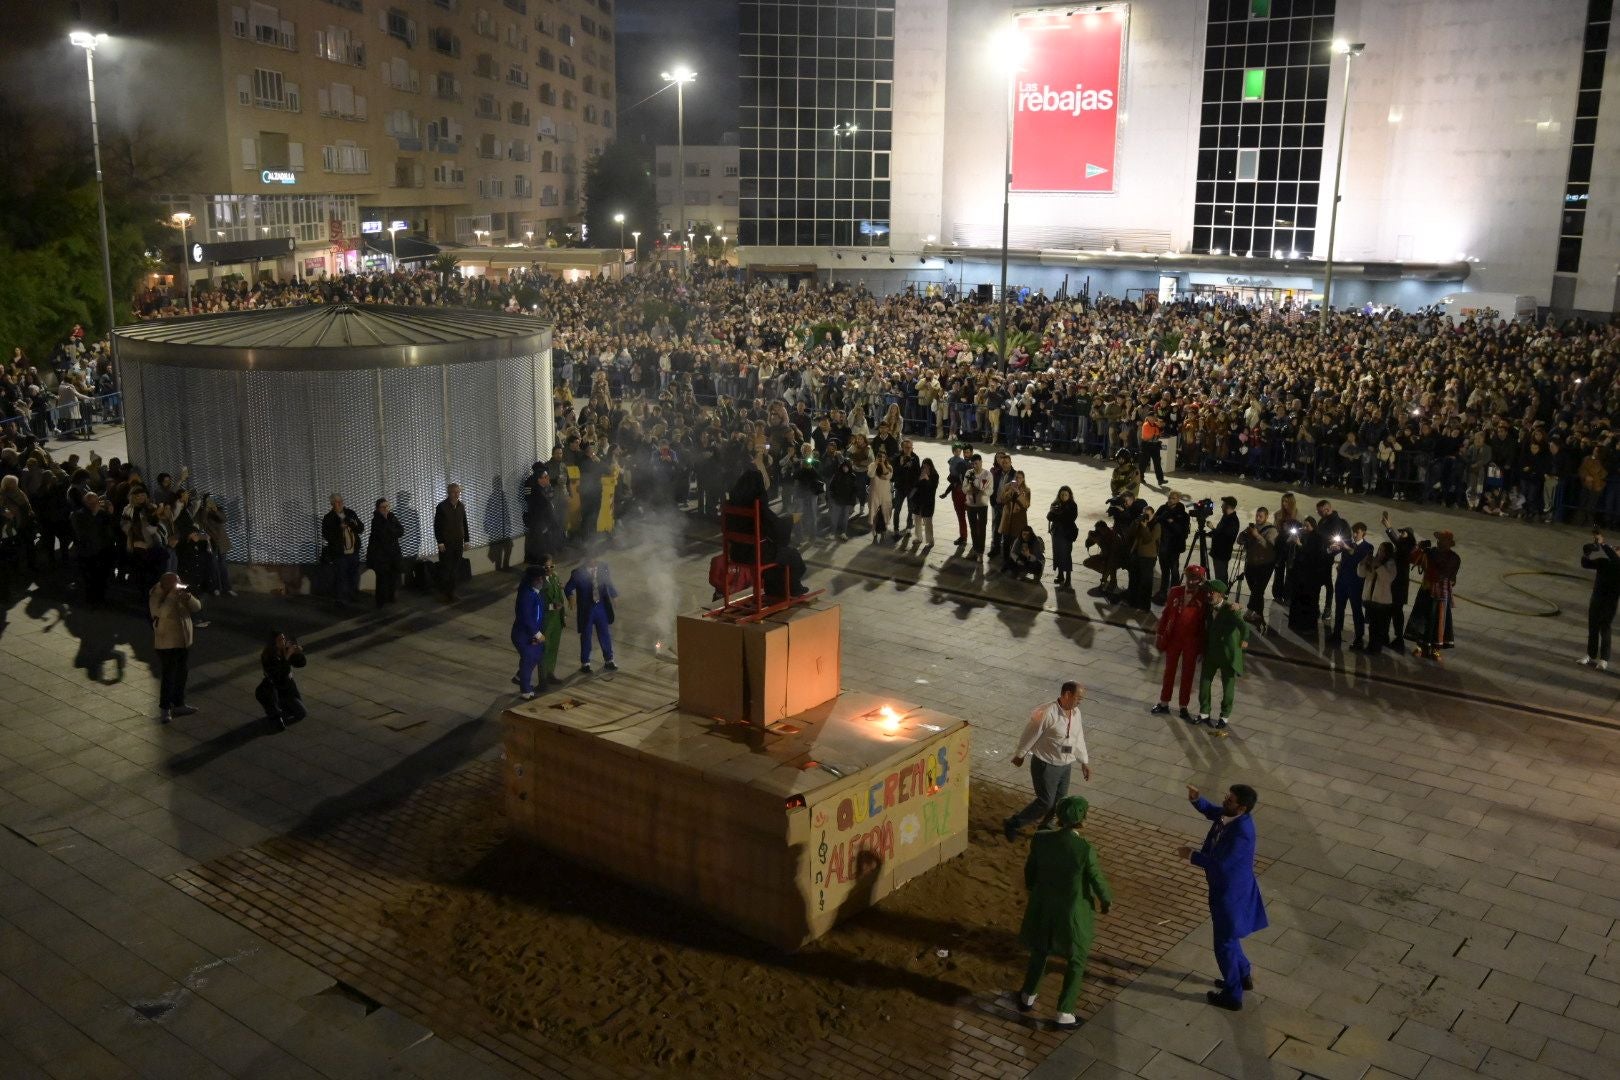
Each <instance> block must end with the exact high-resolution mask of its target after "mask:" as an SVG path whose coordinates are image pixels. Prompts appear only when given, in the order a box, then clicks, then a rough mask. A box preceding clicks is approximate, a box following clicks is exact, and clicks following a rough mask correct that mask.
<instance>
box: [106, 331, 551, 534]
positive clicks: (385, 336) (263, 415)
mask: <svg viewBox="0 0 1620 1080" xmlns="http://www.w3.org/2000/svg"><path fill="white" fill-rule="evenodd" d="M116 333H117V336H118V356H119V360H120V361H121V362H122V364H123V389H124V407H125V415H126V417H127V424H128V426H127V432H128V439H129V456H130V460H132V461H134V462H136V463H138V464H139V465H140V466H141V467H142V468H143V469H144V470H145V473H146V475H147V476H148V477H149V478H150V477H153V476H155V475H157V474H158V473H162V472H170V473H174V474H176V475H178V474H179V472H180V469H181V468H182V467H186V466H189V467H190V469H191V484H192V486H193V487H194V488H195V489H196V490H197V491H198V492H199V493H202V492H208V493H212V494H213V495H214V497H215V498H216V499H217V500H218V501H219V504H220V507H221V508H222V509H223V510H224V512H225V516H226V519H227V531H228V533H229V535H230V538H231V552H230V556H229V557H230V560H231V561H232V562H244V563H254V564H261V565H284V564H302V563H312V562H315V561H316V560H317V559H318V557H319V555H320V548H321V541H320V533H321V530H320V522H321V518H322V517H323V516H324V515H325V514H326V511H327V505H328V499H329V497H330V496H331V495H332V494H339V495H342V496H343V498H344V500H345V502H346V503H347V504H348V505H349V506H350V507H352V508H353V509H354V510H355V512H356V513H357V514H359V515H360V518H361V520H362V521H363V522H365V523H366V524H367V525H368V526H369V524H370V520H371V518H370V510H371V506H372V503H373V502H374V501H375V500H376V499H377V498H379V497H386V498H388V499H390V500H392V501H393V503H394V510H395V513H396V514H397V515H398V516H399V518H400V520H401V522H402V523H403V524H404V526H405V539H404V550H405V556H406V557H407V558H411V557H413V556H421V555H431V554H433V553H434V551H435V549H436V546H435V543H434V540H433V508H434V507H435V506H436V505H437V504H438V502H439V500H440V499H442V498H444V492H445V488H446V486H447V485H449V484H452V483H454V484H460V485H461V489H462V501H463V502H464V503H465V504H466V505H467V521H468V525H469V527H470V529H471V532H472V535H471V536H470V537H469V538H468V546H469V547H479V546H483V545H486V544H489V543H491V542H495V541H503V540H509V539H512V538H514V537H517V536H519V535H521V534H522V532H523V512H522V506H521V494H520V488H519V485H520V484H521V482H522V480H523V478H524V477H525V476H527V475H528V473H529V469H530V467H531V466H532V465H533V464H534V462H535V461H537V460H540V459H542V458H545V457H548V456H549V455H550V453H551V444H552V440H553V437H554V432H553V429H552V412H551V328H550V327H549V326H548V325H546V324H543V323H540V322H538V321H537V320H535V319H533V318H529V317H526V316H520V315H518V316H514V315H500V314H495V313H492V312H481V311H467V310H462V309H454V308H408V307H386V306H375V305H363V306H362V305H346V304H339V305H331V306H312V307H301V308H283V309H275V310H269V311H253V312H230V313H225V314H220V315H203V316H197V317H194V318H186V319H173V320H166V321H162V322H151V323H143V324H140V325H136V326H126V327H120V328H119V329H118V330H117V331H116Z"/></svg>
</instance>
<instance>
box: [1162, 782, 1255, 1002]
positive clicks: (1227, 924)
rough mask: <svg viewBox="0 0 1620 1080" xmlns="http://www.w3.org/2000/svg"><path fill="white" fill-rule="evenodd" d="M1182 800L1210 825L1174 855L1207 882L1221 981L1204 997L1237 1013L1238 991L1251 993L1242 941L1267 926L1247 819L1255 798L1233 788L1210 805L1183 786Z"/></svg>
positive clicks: (1246, 789) (1245, 790)
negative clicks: (1193, 844)
mask: <svg viewBox="0 0 1620 1080" xmlns="http://www.w3.org/2000/svg"><path fill="white" fill-rule="evenodd" d="M1187 801H1188V802H1190V803H1192V804H1193V809H1194V810H1197V811H1198V812H1199V813H1200V814H1203V815H1204V816H1205V817H1207V818H1209V820H1210V822H1211V823H1212V824H1211V825H1210V827H1209V834H1208V835H1207V836H1205V837H1204V845H1203V846H1202V847H1200V848H1199V849H1198V850H1196V851H1194V850H1193V849H1192V848H1190V847H1183V848H1180V849H1179V850H1178V851H1177V854H1179V855H1180V856H1181V857H1182V858H1183V859H1186V860H1187V861H1189V862H1191V863H1192V864H1193V865H1194V866H1196V867H1199V868H1200V869H1202V870H1203V871H1204V877H1205V878H1207V879H1208V881H1209V914H1210V916H1211V918H1212V919H1213V920H1214V923H1215V962H1216V963H1217V964H1219V965H1220V969H1221V980H1220V982H1219V983H1217V984H1216V985H1217V986H1219V987H1220V989H1219V990H1212V991H1210V993H1209V994H1208V995H1206V996H1207V998H1208V1000H1209V1003H1210V1004H1211V1005H1219V1006H1220V1007H1221V1008H1223V1009H1232V1010H1234V1011H1236V1010H1238V1009H1241V1008H1243V991H1245V990H1252V989H1254V981H1253V979H1251V978H1250V976H1249V958H1248V957H1247V956H1244V955H1243V939H1244V938H1245V937H1248V936H1249V935H1250V934H1252V933H1254V932H1255V931H1256V930H1264V929H1265V928H1266V926H1267V925H1269V924H1268V923H1267V921H1266V905H1265V902H1264V901H1263V900H1261V899H1260V883H1259V882H1257V881H1255V879H1254V847H1255V838H1254V821H1253V819H1252V818H1251V817H1250V816H1249V815H1250V813H1251V812H1252V811H1253V810H1254V808H1255V805H1256V804H1257V803H1258V802H1259V801H1260V797H1259V796H1258V795H1257V794H1255V790H1254V788H1252V787H1250V786H1248V785H1247V784H1233V785H1232V788H1231V790H1230V791H1228V792H1227V794H1226V798H1225V800H1224V801H1223V802H1222V803H1221V805H1219V806H1216V805H1215V804H1214V803H1212V802H1210V801H1209V800H1208V799H1206V798H1203V797H1202V796H1200V795H1199V794H1198V789H1197V788H1195V787H1193V786H1191V785H1188V787H1187Z"/></svg>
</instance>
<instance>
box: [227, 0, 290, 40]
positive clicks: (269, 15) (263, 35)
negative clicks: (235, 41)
mask: <svg viewBox="0 0 1620 1080" xmlns="http://www.w3.org/2000/svg"><path fill="white" fill-rule="evenodd" d="M231 33H233V34H235V35H236V36H237V37H239V38H247V39H249V40H251V41H256V42H258V43H259V44H260V45H271V46H274V47H275V48H278V49H288V50H292V49H296V48H297V47H298V44H297V36H296V34H295V33H294V30H293V24H292V22H291V20H288V19H283V18H282V17H281V12H280V10H278V9H277V8H273V7H271V6H269V5H268V4H249V5H248V8H247V10H246V12H244V11H243V10H242V9H241V8H232V9H231Z"/></svg>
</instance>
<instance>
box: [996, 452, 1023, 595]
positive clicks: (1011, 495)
mask: <svg viewBox="0 0 1620 1080" xmlns="http://www.w3.org/2000/svg"><path fill="white" fill-rule="evenodd" d="M996 502H997V503H999V504H1000V505H1001V523H1000V525H999V527H998V528H997V529H996V531H997V532H999V533H1000V534H1001V535H1002V537H1003V538H1004V539H1003V541H1002V544H1001V550H1002V553H1003V555H1002V569H1003V570H1006V569H1009V568H1010V567H1011V565H1012V545H1013V541H1014V540H1016V539H1017V538H1018V535H1019V534H1020V533H1022V532H1023V531H1024V526H1025V525H1028V524H1029V485H1028V484H1027V483H1025V481H1024V474H1023V471H1022V470H1018V471H1015V472H1014V473H1013V474H1012V478H1011V479H1010V480H1008V481H1007V482H1006V483H1004V484H1002V485H1001V490H1000V491H999V492H998V493H997V494H996Z"/></svg>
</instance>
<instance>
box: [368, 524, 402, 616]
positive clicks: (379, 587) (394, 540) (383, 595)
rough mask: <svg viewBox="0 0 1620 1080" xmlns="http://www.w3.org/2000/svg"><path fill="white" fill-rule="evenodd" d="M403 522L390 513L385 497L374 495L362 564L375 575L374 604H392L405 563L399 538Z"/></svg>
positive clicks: (400, 537)
mask: <svg viewBox="0 0 1620 1080" xmlns="http://www.w3.org/2000/svg"><path fill="white" fill-rule="evenodd" d="M404 536H405V525H404V523H403V522H401V521H400V520H399V518H397V517H395V516H394V508H393V506H392V505H390V504H389V502H388V500H387V499H378V500H377V505H376V508H375V509H374V510H373V511H372V513H371V535H370V537H369V538H367V540H366V565H367V566H368V567H370V568H371V572H372V573H373V574H375V575H376V578H377V584H376V592H377V606H378V607H382V606H383V605H384V604H392V603H393V602H394V597H395V595H396V593H397V592H398V590H399V574H400V571H401V570H402V569H403V568H404V565H405V553H404V552H403V551H402V550H400V546H399V545H400V540H401V539H402V538H403V537H404Z"/></svg>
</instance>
